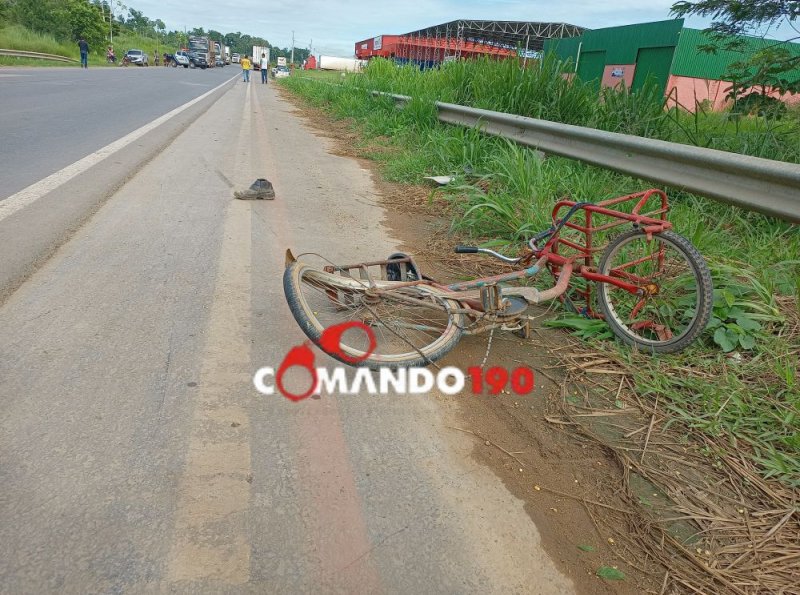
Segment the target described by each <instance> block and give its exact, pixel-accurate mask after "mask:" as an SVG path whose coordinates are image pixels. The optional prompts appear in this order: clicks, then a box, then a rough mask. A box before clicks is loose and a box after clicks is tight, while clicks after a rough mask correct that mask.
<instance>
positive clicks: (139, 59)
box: [125, 50, 147, 66]
mask: <svg viewBox="0 0 800 595" xmlns="http://www.w3.org/2000/svg"><path fill="white" fill-rule="evenodd" d="M125 57H126V58H127V59H128V62H130V63H131V64H136V65H137V66H147V54H145V53H144V52H143V51H142V50H128V51H127V52H125Z"/></svg>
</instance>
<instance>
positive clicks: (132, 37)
mask: <svg viewBox="0 0 800 595" xmlns="http://www.w3.org/2000/svg"><path fill="white" fill-rule="evenodd" d="M190 35H199V36H208V37H210V38H211V39H213V40H215V41H219V42H220V43H222V45H227V46H230V48H231V53H239V54H242V55H244V54H250V53H252V51H253V46H254V45H260V46H267V47H272V46H271V45H270V43H269V42H268V41H267V40H266V39H263V38H261V37H253V36H251V35H247V34H243V33H240V32H236V33H221V32H219V31H214V30H213V29H209V30H208V31H206V30H205V29H204V28H203V27H195V28H194V29H192V30H190V31H188V32H185V31H167V29H166V25H165V24H164V22H163V21H162V20H161V19H155V20H151V19H150V18H148V17H147V16H145V15H144V14H143V13H142V12H141V11H139V10H136V9H133V8H127V7H126V6H124V5H123V4H122V3H121V2H120V1H119V0H111V1H110V2H109V0H0V47H2V48H4V49H12V50H26V51H31V52H42V53H46V54H57V55H60V56H67V57H73V58H76V59H77V58H78V57H79V52H78V46H77V41H78V39H80V38H81V37H84V38H85V39H86V41H87V42H88V43H89V48H90V54H89V61H90V63H93V64H95V65H100V64H105V63H106V59H105V57H106V48H107V47H108V45H111V44H112V41H111V40H112V38H113V46H114V48H115V49H116V53H117V56H118V57H119V56H122V54H124V52H125V51H126V50H128V49H131V48H137V49H141V50H143V51H145V52H147V53H148V54H150V55H151V56H152V55H153V54H154V53H156V52H157V53H159V54H161V53H164V52H167V53H172V52H174V51H176V50H178V49H180V48H181V47H186V45H187V42H188V37H189V36H190ZM273 54H274V56H273V57H275V56H287V57H288V56H289V55H290V54H291V51H290V49H289V48H273ZM308 55H309V51H308V50H305V49H302V48H295V51H294V58H295V63H297V64H301V63H302V61H303V60H305V59H306V58H308ZM151 63H152V60H151ZM10 64H14V65H26V66H27V65H42V64H46V65H48V66H52V65H59V64H64V63H60V62H42V61H41V60H33V59H19V58H3V57H0V65H10Z"/></svg>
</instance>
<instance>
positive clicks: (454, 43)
mask: <svg viewBox="0 0 800 595" xmlns="http://www.w3.org/2000/svg"><path fill="white" fill-rule="evenodd" d="M584 31H585V29H584V28H583V27H578V26H576V25H569V24H566V23H533V22H527V21H468V20H459V21H451V22H449V23H442V24H441V25H434V26H432V27H427V28H425V29H419V30H418V31H411V32H409V33H404V34H402V35H378V36H377V37H373V38H370V39H365V40H362V41H359V42H357V43H356V44H355V54H356V57H357V58H358V59H360V60H368V59H370V58H374V57H378V56H379V57H382V58H389V59H393V60H396V61H398V62H412V63H415V64H419V65H420V66H421V67H423V68H424V67H429V66H432V65H434V64H437V63H441V62H446V61H449V60H459V59H468V58H476V57H479V56H492V57H496V58H510V57H521V58H530V57H535V56H537V55H538V54H539V53H540V52H541V51H542V49H543V47H544V42H545V40H547V39H552V38H562V37H571V36H575V35H580V34H581V33H583V32H584Z"/></svg>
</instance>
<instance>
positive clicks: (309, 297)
mask: <svg viewBox="0 0 800 595" xmlns="http://www.w3.org/2000/svg"><path fill="white" fill-rule="evenodd" d="M376 285H377V288H376V289H377V290H376V289H373V290H371V291H370V290H369V286H368V285H367V282H366V281H362V280H359V279H355V278H351V277H345V276H342V275H337V274H334V273H328V272H326V271H322V270H319V269H318V268H315V267H312V266H309V265H307V264H304V263H301V262H299V261H297V262H294V263H292V264H291V265H289V267H287V269H286V270H285V271H284V273H283V289H284V293H285V294H286V301H287V302H288V304H289V309H290V310H291V311H292V315H293V316H294V318H295V320H296V321H297V323H298V324H299V325H300V328H301V329H302V330H303V332H304V333H305V334H306V336H308V338H309V339H311V341H313V342H314V344H315V345H317V346H318V347H320V348H322V349H323V350H324V351H326V352H327V353H328V354H329V355H331V356H332V357H334V358H336V359H338V360H339V361H342V362H344V363H346V364H349V365H359V366H368V367H370V368H373V369H377V368H381V367H388V368H400V367H410V366H427V365H428V364H430V363H432V362H434V361H436V360H438V359H440V358H441V357H443V356H444V355H445V354H447V353H448V352H449V351H450V350H451V349H452V348H453V347H454V346H455V345H456V343H458V340H459V339H460V338H461V335H462V328H463V326H464V315H463V314H461V313H460V312H458V307H459V305H458V302H456V301H454V300H449V299H446V298H443V297H441V296H440V295H438V294H437V293H436V292H434V291H433V290H431V289H430V288H429V287H426V286H425V285H414V286H406V287H395V286H396V285H398V284H397V283H393V282H391V281H379V282H377V283H376ZM353 321H356V322H360V323H363V324H365V325H366V326H367V327H369V328H370V329H371V330H372V333H373V334H374V339H375V344H374V349H373V351H372V352H371V353H369V354H368V351H369V347H370V343H371V342H370V339H369V337H367V336H366V333H364V332H363V330H359V329H353V330H350V331H347V332H345V333H344V334H343V335H342V336H341V337H340V340H339V348H340V349H341V351H342V353H341V354H338V353H331V352H329V351H327V350H325V349H324V348H323V347H322V345H321V344H320V338H321V336H322V333H323V332H324V331H325V329H327V328H330V327H332V326H334V325H337V324H341V323H346V322H353ZM361 358H363V360H362V361H360V362H359V363H357V364H353V363H352V362H353V360H355V359H361Z"/></svg>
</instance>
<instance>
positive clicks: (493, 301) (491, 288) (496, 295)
mask: <svg viewBox="0 0 800 595" xmlns="http://www.w3.org/2000/svg"><path fill="white" fill-rule="evenodd" d="M502 303H503V296H502V292H501V291H500V288H499V287H498V286H497V285H496V284H491V285H485V286H484V287H481V304H482V305H483V311H484V312H487V313H488V312H498V311H499V310H501V309H502Z"/></svg>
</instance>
